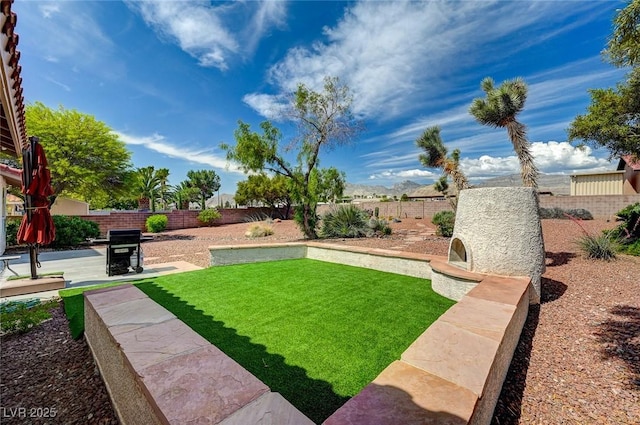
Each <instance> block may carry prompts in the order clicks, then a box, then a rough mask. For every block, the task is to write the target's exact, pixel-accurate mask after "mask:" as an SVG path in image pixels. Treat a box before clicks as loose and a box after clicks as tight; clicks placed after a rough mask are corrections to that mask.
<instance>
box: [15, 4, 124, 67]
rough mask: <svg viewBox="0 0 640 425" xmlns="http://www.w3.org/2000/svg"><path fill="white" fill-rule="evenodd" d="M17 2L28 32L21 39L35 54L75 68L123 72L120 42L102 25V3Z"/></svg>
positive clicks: (48, 60) (24, 28)
mask: <svg viewBox="0 0 640 425" xmlns="http://www.w3.org/2000/svg"><path fill="white" fill-rule="evenodd" d="M16 6H17V9H19V10H17V13H18V15H19V27H20V28H21V32H24V33H25V34H28V37H25V38H24V39H21V40H20V41H21V42H22V43H28V46H26V47H25V49H27V48H28V49H29V52H30V54H31V55H34V56H35V55H37V56H40V57H42V58H43V59H44V60H46V61H47V62H50V63H59V64H63V65H64V66H65V67H67V68H71V69H72V70H74V72H75V70H76V69H79V70H81V72H86V71H87V70H91V71H93V72H96V73H98V74H100V75H103V76H111V75H113V74H116V73H119V72H121V68H122V61H121V60H120V59H119V58H118V57H117V56H114V55H113V53H114V52H115V51H116V46H115V44H114V43H113V41H112V40H111V38H110V37H109V35H108V32H106V31H104V30H103V25H101V21H100V13H101V12H102V9H101V8H102V6H103V5H101V4H100V3H95V2H80V1H57V2H29V1H27V2H20V5H19V6H18V5H16ZM25 51H26V50H25ZM42 72H43V73H46V72H48V71H47V70H46V69H44V70H43V71H42Z"/></svg>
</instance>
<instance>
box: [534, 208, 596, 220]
mask: <svg viewBox="0 0 640 425" xmlns="http://www.w3.org/2000/svg"><path fill="white" fill-rule="evenodd" d="M540 218H541V219H552V218H553V219H563V220H564V219H569V218H577V219H580V220H593V215H592V214H591V212H589V211H588V210H585V209H584V208H573V209H568V210H563V209H562V208H558V207H552V208H540Z"/></svg>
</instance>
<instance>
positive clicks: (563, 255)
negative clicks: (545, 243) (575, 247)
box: [545, 251, 576, 267]
mask: <svg viewBox="0 0 640 425" xmlns="http://www.w3.org/2000/svg"><path fill="white" fill-rule="evenodd" d="M545 257H546V258H548V259H550V260H551V262H549V263H547V267H557V266H563V265H565V264H569V261H571V259H573V258H576V253H575V252H549V251H547V252H546V253H545Z"/></svg>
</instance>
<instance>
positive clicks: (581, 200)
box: [17, 194, 640, 236]
mask: <svg viewBox="0 0 640 425" xmlns="http://www.w3.org/2000/svg"><path fill="white" fill-rule="evenodd" d="M636 202H640V194H638V195H601V196H541V197H540V206H541V207H542V208H553V207H558V208H562V209H563V210H568V209H576V208H584V209H586V210H588V211H589V212H591V214H592V215H593V216H594V217H595V218H600V219H615V214H616V213H617V212H618V211H620V210H621V209H623V208H624V207H626V206H627V205H630V204H633V203H636ZM356 205H357V206H358V207H359V208H362V209H365V210H371V211H372V212H373V211H375V208H376V207H378V208H379V216H380V217H381V218H387V219H388V218H389V217H397V218H400V219H402V218H417V217H421V218H422V219H427V220H430V219H431V217H433V215H434V214H435V213H437V212H439V211H450V210H451V206H450V205H449V202H448V201H442V200H425V201H409V202H400V201H397V202H362V203H359V204H356ZM334 207H335V206H334V205H320V206H318V214H320V215H322V214H325V213H327V212H328V211H329V210H330V209H331V208H334ZM199 213H200V211H199V210H173V211H158V212H156V213H152V212H149V211H146V212H138V211H115V212H113V211H112V212H105V213H92V214H90V215H83V216H80V217H82V218H84V219H86V220H91V221H94V222H96V223H98V226H99V227H100V233H101V234H102V235H103V236H104V235H106V234H107V231H108V230H109V229H125V228H128V229H140V230H142V231H146V227H145V223H146V220H147V218H148V217H149V216H150V215H153V214H164V215H166V216H167V218H168V219H169V221H168V223H167V230H177V229H187V228H191V227H200V223H199V222H198V219H197V217H198V214H199ZM220 213H221V214H222V218H220V219H219V220H218V221H217V224H233V223H242V222H244V221H246V218H247V217H249V216H256V215H259V214H267V215H272V216H274V217H277V216H282V215H283V214H284V211H283V210H280V211H276V212H275V215H273V214H272V211H271V210H270V209H269V208H258V207H251V208H223V209H220ZM290 213H291V214H293V211H291V212H290ZM17 218H19V217H17Z"/></svg>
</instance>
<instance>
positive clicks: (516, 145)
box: [469, 77, 538, 188]
mask: <svg viewBox="0 0 640 425" xmlns="http://www.w3.org/2000/svg"><path fill="white" fill-rule="evenodd" d="M480 86H481V87H482V90H484V92H485V93H486V96H487V97H486V99H481V98H476V99H474V100H473V103H472V104H471V107H470V108H469V112H470V113H471V115H473V116H474V117H475V119H476V121H478V122H479V123H480V124H483V125H488V126H490V127H495V128H502V127H506V128H507V133H508V134H509V139H511V143H512V144H513V149H514V150H515V151H516V155H517V156H518V160H519V161H520V174H521V175H522V182H523V183H524V185H525V186H527V187H533V188H537V187H538V169H537V168H536V165H535V164H534V162H533V155H532V154H531V151H530V149H529V148H530V144H529V141H528V140H527V129H526V127H525V126H524V124H522V123H520V122H519V121H518V120H516V115H518V114H519V113H520V112H521V111H522V109H523V108H524V102H525V101H526V100H527V84H526V83H525V82H524V80H523V79H522V78H516V79H514V80H507V81H504V82H503V83H502V84H501V85H500V87H498V88H496V87H495V86H494V82H493V79H491V78H490V77H487V78H485V79H484V80H482V83H481V84H480Z"/></svg>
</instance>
